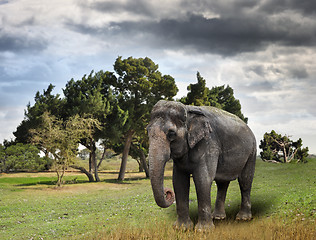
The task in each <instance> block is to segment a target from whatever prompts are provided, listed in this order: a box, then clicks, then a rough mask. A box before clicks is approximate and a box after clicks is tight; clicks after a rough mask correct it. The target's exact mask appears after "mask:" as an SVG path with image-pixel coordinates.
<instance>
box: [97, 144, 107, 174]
mask: <svg viewBox="0 0 316 240" xmlns="http://www.w3.org/2000/svg"><path fill="white" fill-rule="evenodd" d="M105 153H106V148H105V147H104V150H103V153H102V157H101V159H100V162H99V163H98V169H99V167H100V166H101V163H102V161H103V160H104V158H105Z"/></svg>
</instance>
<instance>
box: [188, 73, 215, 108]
mask: <svg viewBox="0 0 316 240" xmlns="http://www.w3.org/2000/svg"><path fill="white" fill-rule="evenodd" d="M196 77H197V81H198V82H197V83H196V84H190V85H189V86H188V91H189V92H188V94H187V97H185V98H183V99H182V102H183V103H184V104H187V105H195V106H210V105H211V104H210V102H209V99H208V94H209V89H208V88H207V87H206V81H205V79H204V78H203V77H202V76H201V75H200V73H199V72H197V74H196Z"/></svg>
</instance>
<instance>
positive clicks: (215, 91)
mask: <svg viewBox="0 0 316 240" xmlns="http://www.w3.org/2000/svg"><path fill="white" fill-rule="evenodd" d="M208 99H209V102H210V105H211V106H214V107H217V108H220V109H223V110H225V111H227V112H230V113H232V114H235V115H236V116H237V117H239V118H240V119H241V120H243V121H244V122H245V123H247V122H248V118H246V117H244V115H243V114H242V113H241V105H240V102H239V100H238V99H236V98H235V97H234V90H233V89H232V88H231V87H230V86H229V85H227V86H226V87H225V85H222V86H218V87H212V89H211V90H210V91H209V94H208Z"/></svg>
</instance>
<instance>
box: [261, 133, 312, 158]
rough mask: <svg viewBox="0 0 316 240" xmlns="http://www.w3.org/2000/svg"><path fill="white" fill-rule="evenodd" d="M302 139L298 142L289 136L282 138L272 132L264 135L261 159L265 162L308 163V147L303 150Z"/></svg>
mask: <svg viewBox="0 0 316 240" xmlns="http://www.w3.org/2000/svg"><path fill="white" fill-rule="evenodd" d="M302 142H303V141H302V139H301V138H299V139H298V140H297V141H296V142H295V141H293V140H291V139H290V138H289V137H288V136H286V135H285V136H282V135H281V134H278V133H276V132H275V131H274V130H272V131H271V132H270V133H265V134H264V135H263V140H261V141H260V145H259V148H261V149H262V151H261V152H260V156H261V159H262V160H264V161H269V160H274V161H277V162H284V163H287V162H291V161H292V160H294V159H295V160H296V161H297V162H302V163H304V162H306V161H307V160H306V158H307V157H308V147H305V148H302V146H303V143H302Z"/></svg>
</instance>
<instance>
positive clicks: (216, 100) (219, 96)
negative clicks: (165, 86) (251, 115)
mask: <svg viewBox="0 0 316 240" xmlns="http://www.w3.org/2000/svg"><path fill="white" fill-rule="evenodd" d="M196 76H197V81H198V82H197V83H196V84H190V85H189V86H188V94H187V96H186V97H183V98H181V99H180V101H181V102H182V103H184V104H187V105H195V106H213V107H217V108H220V109H223V110H225V111H227V112H230V113H232V114H235V115H236V116H238V117H239V118H240V119H242V120H243V121H244V122H245V123H247V122H248V118H246V117H244V115H243V114H242V112H241V105H240V102H239V100H238V99H236V98H235V97H234V90H233V89H232V88H231V87H230V86H229V85H227V86H226V87H225V85H223V86H218V87H212V88H211V89H209V88H207V87H206V81H205V79H204V78H203V77H202V76H201V74H200V73H199V72H197V75H196Z"/></svg>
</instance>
